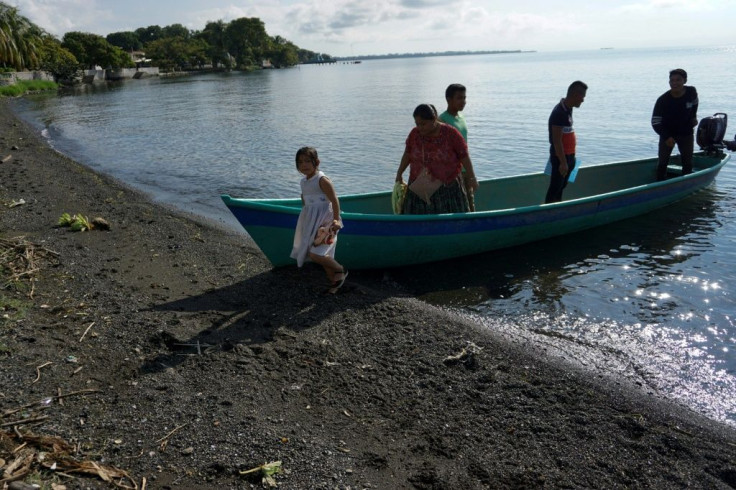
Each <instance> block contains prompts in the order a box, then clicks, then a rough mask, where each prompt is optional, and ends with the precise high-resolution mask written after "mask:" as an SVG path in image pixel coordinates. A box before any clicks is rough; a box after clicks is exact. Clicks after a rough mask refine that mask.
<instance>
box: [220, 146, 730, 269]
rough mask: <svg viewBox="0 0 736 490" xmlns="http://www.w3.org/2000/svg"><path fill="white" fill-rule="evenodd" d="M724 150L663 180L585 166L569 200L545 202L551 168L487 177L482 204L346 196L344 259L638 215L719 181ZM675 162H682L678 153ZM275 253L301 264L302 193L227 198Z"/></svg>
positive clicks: (418, 255)
mask: <svg viewBox="0 0 736 490" xmlns="http://www.w3.org/2000/svg"><path fill="white" fill-rule="evenodd" d="M729 158H730V155H726V154H724V153H722V152H720V151H719V152H712V153H710V154H706V153H704V152H700V153H696V154H695V156H694V162H693V173H691V174H689V175H681V171H682V169H681V167H678V166H676V165H671V166H670V167H669V169H668V172H669V175H668V176H669V177H670V178H669V179H668V180H665V181H662V182H656V169H657V159H656V158H650V159H645V160H631V161H623V162H616V163H607V164H601V165H593V166H588V167H582V168H580V170H579V171H578V174H577V178H576V180H575V182H574V183H570V184H568V186H567V188H566V189H565V194H564V197H565V200H564V201H563V202H560V203H554V204H542V201H543V200H544V196H545V193H546V191H547V186H548V183H549V176H547V175H545V174H544V173H542V172H539V173H533V174H525V175H518V176H514V177H504V178H497V179H490V180H484V181H482V182H480V188H479V189H478V192H477V193H476V194H475V207H476V210H477V211H476V212H473V213H454V214H438V215H395V214H393V212H392V208H391V192H378V193H371V194H355V195H347V196H342V197H341V198H340V207H341V210H342V219H343V223H344V225H345V227H344V228H343V230H342V231H340V234H339V244H338V247H337V253H336V257H335V258H336V259H337V260H338V261H339V262H340V263H341V264H343V265H344V266H345V267H347V268H349V269H376V268H385V267H397V266H403V265H409V264H421V263H426V262H434V261H439V260H445V259H451V258H454V257H462V256H465V255H472V254H477V253H481V252H487V251H490V250H495V249H500V248H506V247H513V246H516V245H521V244H524V243H529V242H533V241H537V240H543V239H545V238H550V237H554V236H558V235H563V234H567V233H573V232H577V231H580V230H585V229H587V228H592V227H595V226H601V225H606V224H609V223H612V222H614V221H618V220H622V219H626V218H631V217H633V216H637V215H641V214H644V213H647V212H649V211H652V210H654V209H657V208H661V207H663V206H667V205H668V204H672V203H673V202H675V201H679V200H681V199H684V198H686V197H688V196H690V195H691V194H693V193H695V192H697V191H699V190H701V189H703V188H704V187H706V186H707V185H709V184H710V183H712V182H713V180H714V179H715V177H716V175H717V174H718V172H719V171H720V170H721V168H722V167H723V166H724V165H725V164H726V162H727V161H728V160H729ZM672 162H673V164H676V163H677V162H678V159H677V158H676V157H673V158H672ZM222 199H223V201H224V202H225V204H226V205H227V207H228V208H229V209H230V211H232V213H233V214H234V215H235V217H236V218H237V219H238V221H239V222H240V223H241V225H242V226H243V227H244V228H245V230H246V231H247V232H248V234H249V235H250V236H251V238H253V240H254V241H255V243H256V244H257V245H258V247H260V249H261V250H262V251H263V253H264V254H265V255H266V257H267V258H268V260H270V261H271V264H273V265H274V266H276V267H279V266H284V265H289V264H293V263H295V262H294V261H293V260H292V259H291V258H289V254H290V252H291V248H292V242H293V237H294V229H295V227H296V221H297V218H298V216H299V212H300V210H301V207H302V203H301V200H300V199H236V198H232V197H230V196H228V195H223V196H222Z"/></svg>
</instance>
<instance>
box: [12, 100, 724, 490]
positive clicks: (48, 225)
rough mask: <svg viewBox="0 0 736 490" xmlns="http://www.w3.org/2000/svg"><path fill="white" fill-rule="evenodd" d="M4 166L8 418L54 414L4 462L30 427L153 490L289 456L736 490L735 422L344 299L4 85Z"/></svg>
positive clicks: (89, 484) (355, 291)
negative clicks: (62, 223)
mask: <svg viewBox="0 0 736 490" xmlns="http://www.w3.org/2000/svg"><path fill="white" fill-rule="evenodd" d="M8 156H10V158H7V157H8ZM0 162H1V163H0V240H4V243H16V244H25V245H23V248H24V250H29V249H32V250H35V254H34V257H35V260H34V265H35V267H34V269H36V270H31V271H30V272H29V273H28V274H25V275H23V276H19V277H16V278H15V280H14V281H11V283H10V284H7V282H8V278H9V276H10V275H11V272H9V270H8V269H7V267H6V268H3V266H2V263H0V282H1V283H2V284H3V285H5V286H4V287H3V288H2V289H0V361H1V362H0V407H1V409H2V413H3V416H2V419H0V422H1V423H3V424H6V423H8V422H12V421H16V420H19V414H21V413H24V414H25V415H26V416H27V418H28V420H33V419H37V418H38V417H39V416H45V418H42V419H41V420H38V421H35V422H27V423H23V424H16V425H7V426H4V428H3V429H2V431H4V438H3V440H2V441H3V444H0V464H2V463H3V460H4V461H5V463H4V464H6V465H7V464H8V463H9V462H11V461H13V459H14V458H13V455H14V454H17V453H13V452H12V451H13V449H14V448H16V447H18V446H19V445H20V444H21V440H20V439H19V437H18V435H21V436H22V435H27V434H29V433H33V434H36V435H42V436H58V437H60V438H61V439H63V440H65V441H67V442H68V443H69V444H71V445H72V446H74V447H75V451H74V452H73V456H74V458H76V459H77V460H80V461H85V460H90V461H96V462H98V463H100V464H104V465H110V466H114V467H116V468H118V469H121V470H123V471H125V472H127V474H128V475H130V481H133V482H135V484H136V485H137V486H138V488H140V487H141V486H142V483H143V479H144V478H145V481H146V485H147V488H218V489H222V488H251V485H253V486H255V487H256V488H259V487H260V486H261V485H262V483H261V481H260V477H255V476H253V474H247V475H241V474H240V471H243V470H247V469H250V468H254V467H257V466H259V465H262V464H264V463H267V462H273V461H281V464H282V468H283V471H282V472H281V473H279V474H276V475H275V476H274V478H275V480H276V482H277V483H278V485H279V487H280V488H285V489H306V488H325V489H327V488H330V489H331V488H342V489H346V488H353V489H354V488H380V489H395V488H420V489H445V488H446V489H458V488H463V489H474V488H559V487H563V488H662V489H665V488H667V489H670V488H734V487H736V430H735V429H734V428H733V427H730V426H726V425H722V424H719V423H717V422H713V421H711V420H708V419H706V418H704V417H702V416H700V415H698V414H696V413H694V412H692V411H691V410H689V409H687V408H684V407H682V406H680V405H677V404H675V403H672V402H670V401H667V400H664V399H662V398H661V397H659V396H658V395H657V394H656V393H653V392H651V391H649V390H647V389H646V388H642V386H640V385H639V384H637V383H636V380H634V379H610V378H605V377H603V376H601V375H599V374H597V373H591V372H588V371H586V370H585V369H584V368H583V367H581V366H577V365H575V364H573V363H570V362H566V361H564V360H563V359H561V356H550V355H547V353H546V350H547V348H546V347H545V346H544V345H540V344H535V343H534V342H533V341H530V340H524V341H521V340H518V339H516V340H515V339H512V338H509V337H504V336H503V335H501V334H499V333H494V332H489V331H487V330H484V329H481V328H479V327H478V326H476V325H474V324H472V323H470V322H468V321H466V320H464V319H462V318H459V317H456V316H453V315H451V314H449V313H447V312H445V311H443V310H441V309H438V308H435V307H432V306H430V305H427V304H424V303H422V302H420V301H417V300H416V299H413V298H409V297H403V296H402V295H401V294H400V293H397V291H395V290H394V289H392V288H390V287H388V286H382V285H381V283H380V281H375V280H371V279H369V277H368V276H367V275H366V276H361V274H359V273H357V271H356V273H355V274H353V273H351V275H350V278H349V283H348V284H347V285H346V287H345V289H344V290H343V291H341V292H340V294H337V295H334V296H333V295H325V294H323V291H324V289H325V284H324V281H325V279H324V276H323V274H322V272H321V271H320V270H319V269H318V268H316V267H314V266H307V267H305V268H304V269H302V270H299V269H297V268H296V267H286V268H282V269H276V270H274V269H272V268H271V267H270V264H269V263H268V262H267V261H266V259H265V258H264V257H263V255H262V254H261V253H260V252H259V251H258V249H257V248H255V246H254V245H253V244H252V242H250V241H249V240H248V239H247V237H246V236H245V235H244V234H240V233H236V232H233V231H230V230H225V229H222V228H220V227H218V226H216V225H213V224H210V223H208V222H206V221H205V220H204V219H201V218H197V217H191V216H187V215H185V214H183V213H180V212H177V211H175V210H172V209H169V208H167V207H164V206H161V205H158V204H155V203H153V202H152V201H151V200H150V199H149V198H148V197H147V196H145V195H143V194H142V193H140V192H137V191H135V190H132V189H130V188H128V187H127V186H125V185H123V184H121V183H119V182H117V181H115V180H113V179H111V178H109V177H107V176H104V175H99V174H97V173H95V172H93V171H92V170H90V169H89V168H86V167H84V166H82V165H80V164H78V163H76V162H74V161H72V160H70V159H68V158H66V157H64V156H62V155H60V154H58V153H56V152H55V151H53V150H51V149H50V148H49V147H48V146H47V145H46V144H45V142H44V141H43V140H42V139H40V138H39V137H38V135H36V134H35V133H34V131H33V130H32V129H31V128H28V127H27V126H25V125H24V124H23V123H22V122H20V121H19V120H18V119H17V118H16V117H15V116H14V115H13V114H12V112H11V111H10V110H9V108H8V103H7V101H4V100H0ZM295 185H296V181H295ZM213 198H216V197H213ZM21 199H22V200H23V202H24V203H23V204H19V203H20V200H21ZM14 204H15V205H14ZM18 204H19V205H18ZM65 212H67V213H70V214H75V213H81V214H84V215H86V216H88V217H89V218H90V219H92V218H94V217H102V218H104V219H105V220H106V221H108V222H109V224H110V230H109V231H101V230H92V231H86V232H73V231H70V229H69V228H67V227H58V226H56V225H57V221H58V219H59V217H60V216H61V215H62V213H65ZM20 248H21V246H20V245H18V246H17V247H16V248H15V249H18V250H19V249H20ZM15 249H11V250H10V251H8V248H7V247H6V248H5V249H3V250H0V256H1V255H2V253H3V252H5V253H6V255H5V256H4V257H5V258H4V260H6V261H7V260H8V257H9V256H10V255H8V254H12V253H14V252H13V250H15ZM47 363H50V364H47ZM39 366H43V367H42V368H39ZM59 394H62V395H65V394H73V395H69V396H59ZM38 400H50V402H49V403H44V404H42V405H43V406H40V405H36V404H34V402H36V401H38ZM26 405H30V406H28V407H27V408H25V409H24V410H23V411H19V412H12V411H13V410H15V409H17V408H18V407H22V406H26ZM11 412H12V413H11ZM28 447H30V445H29V446H28ZM33 468H34V470H40V469H41V468H42V463H34V466H33ZM40 474H41V475H42V478H43V479H44V480H45V481H55V482H59V483H64V484H66V485H67V486H68V487H69V488H109V487H111V484H110V483H106V482H104V481H103V480H102V479H101V478H99V477H97V476H95V475H89V476H83V475H76V476H75V478H68V477H66V476H61V475H59V474H58V473H54V472H52V471H48V470H41V473H40ZM0 480H2V469H0ZM130 481H128V482H127V483H128V484H130Z"/></svg>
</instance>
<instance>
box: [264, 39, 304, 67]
mask: <svg viewBox="0 0 736 490" xmlns="http://www.w3.org/2000/svg"><path fill="white" fill-rule="evenodd" d="M271 41H272V42H271V48H270V49H269V51H268V58H269V59H270V60H271V64H272V65H274V66H277V67H284V66H293V65H296V64H297V63H299V54H298V51H299V48H298V47H297V46H296V45H295V44H294V43H292V42H291V41H289V40H287V39H284V38H283V37H281V36H275V37H274V38H272V40H271Z"/></svg>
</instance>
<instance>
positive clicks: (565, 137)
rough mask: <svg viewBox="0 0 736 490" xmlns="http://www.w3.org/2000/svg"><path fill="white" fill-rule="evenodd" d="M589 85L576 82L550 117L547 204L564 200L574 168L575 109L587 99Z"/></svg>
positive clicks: (545, 200)
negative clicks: (549, 169)
mask: <svg viewBox="0 0 736 490" xmlns="http://www.w3.org/2000/svg"><path fill="white" fill-rule="evenodd" d="M587 91H588V86H587V85H586V84H584V83H583V82H581V81H580V80H577V81H575V82H572V83H571V84H570V86H569V87H568V88H567V96H566V97H565V98H564V99H562V100H560V103H559V104H557V105H556V106H555V107H554V109H552V114H550V116H549V123H548V129H549V160H550V165H551V167H552V173H551V175H550V179H549V188H548V189H547V196H546V197H545V199H544V202H545V204H547V203H551V202H560V201H562V190H563V189H564V188H565V187H566V186H567V180H568V179H569V178H570V172H572V170H573V168H575V144H576V140H575V130H574V129H573V128H572V109H573V107H580V104H582V103H583V101H584V100H585V94H586V93H587Z"/></svg>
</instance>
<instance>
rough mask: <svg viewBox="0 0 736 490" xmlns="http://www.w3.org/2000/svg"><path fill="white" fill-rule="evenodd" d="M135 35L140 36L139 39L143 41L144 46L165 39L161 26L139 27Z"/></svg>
mask: <svg viewBox="0 0 736 490" xmlns="http://www.w3.org/2000/svg"><path fill="white" fill-rule="evenodd" d="M135 33H136V34H137V35H138V39H140V40H141V42H142V43H143V45H144V46H145V45H146V44H148V43H150V42H153V41H157V40H159V39H161V38H162V37H163V36H162V34H161V28H160V27H159V26H148V27H139V28H138V29H136V30H135Z"/></svg>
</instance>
